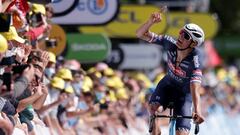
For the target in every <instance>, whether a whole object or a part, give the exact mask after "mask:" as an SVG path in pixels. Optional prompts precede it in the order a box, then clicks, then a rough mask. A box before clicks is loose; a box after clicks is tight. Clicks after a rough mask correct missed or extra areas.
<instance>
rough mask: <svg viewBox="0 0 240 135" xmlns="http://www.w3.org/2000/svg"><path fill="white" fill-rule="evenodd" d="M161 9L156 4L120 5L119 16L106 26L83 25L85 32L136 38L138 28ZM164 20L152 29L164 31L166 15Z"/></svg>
mask: <svg viewBox="0 0 240 135" xmlns="http://www.w3.org/2000/svg"><path fill="white" fill-rule="evenodd" d="M156 11H159V8H157V7H155V6H139V5H123V6H121V7H120V12H119V14H118V17H117V18H116V19H115V20H114V21H112V22H110V23H108V24H106V25H105V26H81V27H80V28H79V30H80V32H83V33H105V34H107V35H108V36H109V37H118V38H119V37H125V38H135V37H136V34H135V33H136V30H137V29H138V28H139V27H140V25H142V24H143V23H145V22H146V20H147V19H148V18H149V17H150V15H151V13H153V12H156ZM162 17H163V21H162V22H161V23H159V24H158V25H154V26H153V27H152V28H151V30H152V31H154V32H156V33H163V32H164V30H165V28H166V25H167V22H166V17H165V15H162Z"/></svg>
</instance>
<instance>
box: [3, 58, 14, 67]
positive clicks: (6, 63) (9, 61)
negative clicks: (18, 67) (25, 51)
mask: <svg viewBox="0 0 240 135" xmlns="http://www.w3.org/2000/svg"><path fill="white" fill-rule="evenodd" d="M15 58H16V56H10V57H3V59H2V61H1V62H0V65H2V66H10V65H12V64H14V63H16V60H15Z"/></svg>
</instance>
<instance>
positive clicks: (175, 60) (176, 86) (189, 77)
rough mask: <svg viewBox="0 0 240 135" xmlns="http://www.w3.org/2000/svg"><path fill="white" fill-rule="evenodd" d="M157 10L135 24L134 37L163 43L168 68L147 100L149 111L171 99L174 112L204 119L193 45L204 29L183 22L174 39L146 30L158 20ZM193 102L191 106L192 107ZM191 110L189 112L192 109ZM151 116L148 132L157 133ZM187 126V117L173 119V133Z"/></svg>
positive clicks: (197, 43)
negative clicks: (136, 26) (174, 126)
mask: <svg viewBox="0 0 240 135" xmlns="http://www.w3.org/2000/svg"><path fill="white" fill-rule="evenodd" d="M161 20H162V17H161V13H159V12H154V13H152V14H151V16H150V18H149V19H148V20H147V21H146V23H144V24H143V25H141V26H140V28H138V30H137V31H136V35H137V37H138V38H140V39H142V40H145V41H148V42H150V43H154V44H158V45H162V46H164V48H166V49H167V57H168V60H167V65H168V71H167V74H166V76H165V77H164V78H163V79H162V80H161V81H160V82H159V83H158V85H157V87H156V89H155V91H154V92H153V94H152V96H151V98H150V101H149V112H150V115H155V114H156V112H158V111H163V110H165V109H166V108H167V105H168V104H169V102H174V113H175V114H177V115H184V116H186V115H193V118H194V122H195V123H198V124H200V123H202V122H203V121H204V118H203V116H202V115H201V107H200V95H199V92H198V90H199V88H200V87H201V78H202V71H201V65H200V62H199V50H198V49H197V48H196V47H198V46H200V45H202V44H203V42H204V32H203V30H202V29H201V28H200V27H199V26H198V25H196V24H192V23H191V24H186V25H185V26H184V27H183V28H182V29H181V30H180V32H179V37H178V39H177V40H175V39H174V38H173V37H170V36H167V35H157V34H155V33H153V32H151V31H149V29H150V27H151V26H152V25H153V24H156V23H159V22H161ZM192 104H193V110H192ZM192 111H193V112H192ZM157 123H158V122H157V121H156V119H155V122H154V123H153V124H154V126H153V127H154V129H153V132H152V134H157V135H159V134H161V131H160V129H157V128H158V126H157ZM190 128H191V124H190V120H189V119H177V121H176V134H177V135H188V134H189V131H190Z"/></svg>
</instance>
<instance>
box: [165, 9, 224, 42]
mask: <svg viewBox="0 0 240 135" xmlns="http://www.w3.org/2000/svg"><path fill="white" fill-rule="evenodd" d="M168 19H169V24H168V29H167V31H166V34H167V35H171V36H174V37H178V34H179V30H180V29H181V28H182V27H183V26H184V25H185V24H187V23H196V24H198V25H199V26H200V27H201V28H202V29H203V31H204V33H205V39H211V38H214V37H215V35H216V34H217V31H218V27H219V26H218V21H217V19H216V17H215V16H213V15H211V14H205V13H186V12H170V13H169V14H168Z"/></svg>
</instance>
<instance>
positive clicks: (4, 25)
mask: <svg viewBox="0 0 240 135" xmlns="http://www.w3.org/2000/svg"><path fill="white" fill-rule="evenodd" d="M11 22H12V15H11V14H7V13H0V32H8V31H9V28H10V25H11Z"/></svg>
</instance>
